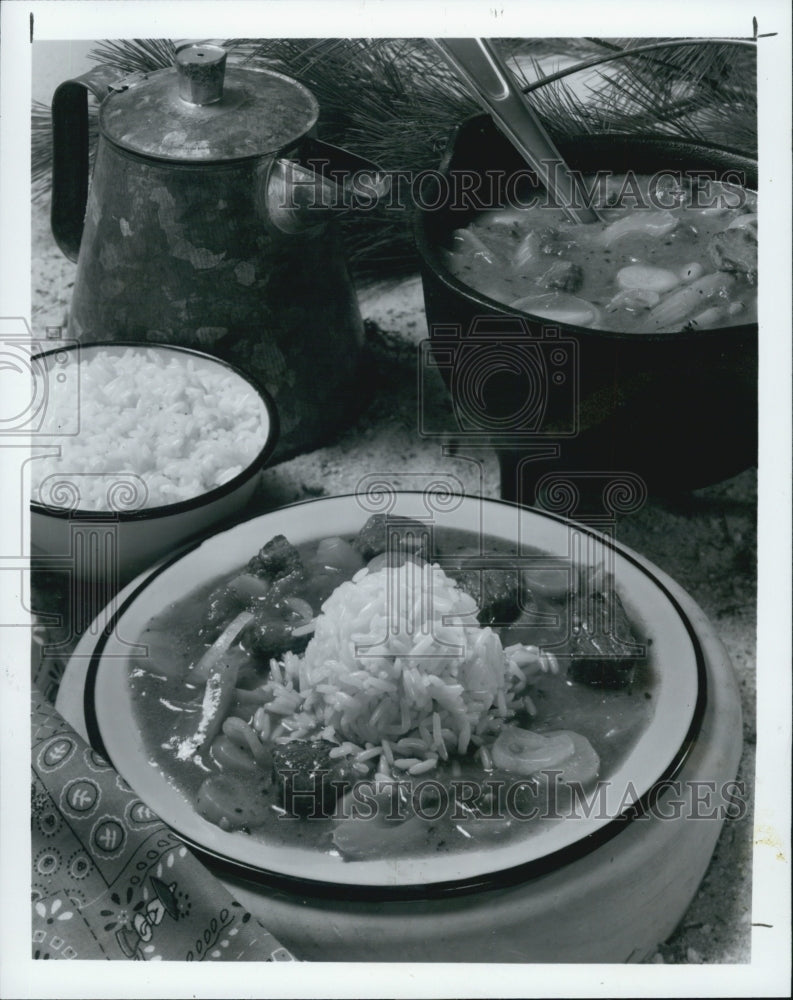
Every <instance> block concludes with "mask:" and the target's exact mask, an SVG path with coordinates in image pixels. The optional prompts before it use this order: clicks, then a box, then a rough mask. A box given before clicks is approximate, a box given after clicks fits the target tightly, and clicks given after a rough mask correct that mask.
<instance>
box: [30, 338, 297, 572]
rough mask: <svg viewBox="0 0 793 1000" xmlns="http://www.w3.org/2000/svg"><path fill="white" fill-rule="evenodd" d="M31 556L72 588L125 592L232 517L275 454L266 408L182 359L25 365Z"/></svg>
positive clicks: (50, 356) (223, 365) (241, 386)
mask: <svg viewBox="0 0 793 1000" xmlns="http://www.w3.org/2000/svg"><path fill="white" fill-rule="evenodd" d="M32 361H33V372H34V377H35V378H36V379H37V380H39V381H40V382H41V386H40V389H41V393H40V395H41V398H42V399H43V403H42V405H41V407H40V413H39V419H38V421H37V427H36V431H35V434H34V435H33V436H32V440H31V444H32V445H33V452H32V455H31V461H30V462H29V463H28V466H27V467H28V469H29V480H28V483H27V485H28V486H29V490H30V501H31V503H30V508H31V550H32V553H33V555H34V556H36V557H38V558H39V559H41V558H44V560H45V561H47V560H51V561H52V563H53V565H52V567H48V568H62V569H64V570H66V571H67V572H70V573H72V574H73V575H74V576H75V577H76V578H84V579H88V578H90V579H96V580H104V581H108V582H111V581H114V582H118V583H121V582H124V581H126V580H128V579H130V578H131V577H132V576H134V575H136V574H137V573H139V572H140V571H141V570H142V569H144V568H145V567H146V566H148V565H150V564H151V563H153V562H154V561H156V560H157V559H159V558H161V557H162V556H164V555H167V554H168V553H169V552H172V551H174V550H175V549H176V548H178V547H179V546H180V545H181V544H182V543H184V542H186V541H188V540H189V539H192V538H194V537H197V536H199V535H201V534H204V533H205V532H206V531H208V530H209V529H210V528H214V527H216V526H217V525H219V524H221V523H223V522H226V521H229V522H230V521H231V520H233V519H235V518H236V517H238V516H239V515H240V514H241V513H242V512H243V511H244V510H245V507H246V505H247V504H248V503H249V501H250V500H251V497H252V496H253V493H254V491H255V488H256V484H257V481H258V476H259V473H260V471H261V469H262V466H263V465H264V463H265V461H266V459H267V458H268V457H269V455H270V454H271V453H272V450H273V447H274V445H275V441H276V439H277V435H278V422H277V416H276V411H275V407H274V404H273V402H272V399H271V398H270V396H269V395H268V394H267V392H266V391H265V390H263V389H262V388H261V387H259V386H258V385H255V384H254V383H253V382H252V381H251V379H250V378H248V377H247V376H245V375H243V374H242V373H241V372H240V371H239V370H238V369H236V368H235V367H233V366H232V365H230V364H228V363H227V362H225V361H221V360H219V359H217V358H214V357H211V356H210V355H207V354H203V353H201V352H199V351H194V350H191V349H189V348H183V347H169V346H164V345H160V344H145V343H126V344H119V343H103V342H97V343H90V344H89V343H81V344H70V345H68V346H63V347H55V348H53V349H52V350H50V351H45V352H42V353H40V354H38V355H36V356H35V357H34V358H33V359H32Z"/></svg>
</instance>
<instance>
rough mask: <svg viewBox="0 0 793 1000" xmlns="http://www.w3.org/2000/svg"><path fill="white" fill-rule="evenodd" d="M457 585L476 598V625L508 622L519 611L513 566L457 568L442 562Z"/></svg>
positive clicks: (516, 575)
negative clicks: (477, 622)
mask: <svg viewBox="0 0 793 1000" xmlns="http://www.w3.org/2000/svg"><path fill="white" fill-rule="evenodd" d="M444 570H445V571H446V573H447V574H448V575H449V576H450V577H451V578H452V579H453V580H455V581H456V583H457V586H458V587H460V589H461V590H464V591H465V592H466V593H467V594H470V595H471V597H473V599H474V600H475V601H476V606H477V608H478V609H479V611H478V613H477V619H478V621H479V624H480V625H495V626H499V625H509V624H511V623H512V622H514V621H515V619H516V618H517V617H518V615H519V614H520V610H521V609H520V597H521V594H520V591H521V586H520V572H519V571H518V570H517V569H512V568H508V567H503V568H501V567H499V568H498V569H457V568H455V567H454V566H448V565H444Z"/></svg>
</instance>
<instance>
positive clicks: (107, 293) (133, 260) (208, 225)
mask: <svg viewBox="0 0 793 1000" xmlns="http://www.w3.org/2000/svg"><path fill="white" fill-rule="evenodd" d="M89 91H90V92H91V93H92V94H93V95H94V96H95V97H96V98H97V99H98V100H99V101H100V102H101V103H100V107H99V140H98V144H97V150H96V159H95V164H94V168H93V174H92V176H91V178H90V185H89V168H88V114H87V95H88V92H89ZM52 110H53V187H52V220H51V221H52V231H53V234H54V236H55V239H56V241H57V243H58V245H59V247H60V248H61V250H62V251H63V252H64V254H66V256H67V257H69V258H70V259H71V260H76V261H77V274H76V277H75V285H74V293H73V298H72V303H71V310H70V318H69V336H70V337H73V338H75V339H77V340H83V339H84V340H108V339H111V340H119V341H126V340H134V341H141V340H149V341H156V342H161V343H170V344H181V345H189V346H191V347H198V348H201V349H203V350H205V351H207V352H209V353H212V354H215V355H217V356H219V357H222V358H224V359H226V360H228V361H231V362H232V363H234V364H237V365H238V366H239V367H240V368H242V369H243V370H245V371H246V372H247V373H248V374H250V375H251V376H253V377H254V378H255V379H256V380H258V381H259V382H260V383H261V384H262V385H263V386H264V387H265V388H266V389H268V390H269V391H270V393H271V395H272V396H273V397H274V398H275V400H276V403H277V406H278V411H279V417H280V424H281V441H280V445H279V452H280V454H281V456H282V457H283V456H284V455H286V454H289V453H295V452H297V451H300V450H305V449H307V448H310V447H312V446H315V445H316V444H318V443H320V442H321V441H322V440H323V439H326V438H327V437H328V435H329V434H330V433H332V432H333V431H334V430H335V429H337V428H338V427H340V426H342V424H343V423H344V421H345V419H347V418H348V417H349V416H350V415H351V413H352V411H353V409H354V400H355V399H356V398H358V397H359V396H360V392H359V391H358V386H357V384H356V383H357V377H358V373H359V361H360V348H361V344H362V338H363V327H362V322H361V316H360V313H359V310H358V303H357V299H356V295H355V291H354V288H353V286H352V284H351V281H350V277H349V273H348V270H347V264H346V260H345V256H344V251H343V248H342V245H341V240H340V235H339V233H338V231H337V226H336V219H337V217H338V216H339V215H340V214H341V213H342V212H347V211H350V210H354V209H358V210H365V209H367V208H371V207H373V206H374V204H376V202H377V200H378V199H379V198H381V197H382V196H383V194H385V192H386V191H387V188H388V180H387V178H386V177H385V176H384V175H383V174H381V173H379V172H378V170H377V168H376V167H375V166H374V165H373V164H371V163H369V162H368V161H365V160H362V159H361V158H360V157H356V156H353V155H352V154H350V153H347V152H345V151H344V150H340V149H337V148H336V147H333V146H329V145H328V144H326V143H322V142H319V141H318V140H317V139H316V138H315V137H314V131H315V124H316V121H317V118H318V116H319V107H318V104H317V101H316V99H315V98H314V96H313V94H312V93H311V92H310V91H309V90H307V89H306V88H305V87H304V86H303V85H302V84H300V83H298V82H297V81H296V80H293V79H290V78H289V77H287V76H284V75H282V74H280V73H276V72H272V71H269V70H267V71H264V70H257V69H247V68H241V67H237V66H229V67H228V68H226V52H225V50H224V49H222V48H220V47H219V46H216V45H189V46H185V47H183V48H181V49H180V50H178V52H177V54H176V65H175V66H174V67H171V68H168V69H163V70H158V71H156V72H152V73H146V74H134V75H133V76H131V77H130V76H128V75H126V76H125V75H124V74H123V73H122V72H120V71H118V70H114V69H112V68H109V67H98V68H96V69H94V70H92V71H90V72H89V73H86V74H85V75H84V76H81V77H79V78H77V79H74V80H69V81H67V82H65V83H63V84H61V86H60V87H59V88H58V90H57V91H56V93H55V96H54V98H53V106H52Z"/></svg>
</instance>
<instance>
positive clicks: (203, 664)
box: [189, 611, 253, 683]
mask: <svg viewBox="0 0 793 1000" xmlns="http://www.w3.org/2000/svg"><path fill="white" fill-rule="evenodd" d="M252 618H253V612H252V611H241V612H240V613H239V614H238V615H237V617H236V618H232V619H231V621H230V622H229V623H228V625H227V626H226V627H225V628H224V629H223V631H222V632H221V633H220V635H219V636H218V637H217V639H215V641H214V642H213V643H212V645H211V646H210V647H209V649H208V650H207V651H206V652H205V653H204V655H203V656H202V657H201V659H200V660H199V661H198V663H196V665H195V666H194V667H193V668H192V670H191V671H190V677H189V679H190V680H191V681H199V682H203V683H206V681H207V679H208V678H209V675H210V674H211V673H212V671H213V670H214V669H215V667H216V666H217V664H218V662H219V661H220V659H221V657H223V656H225V654H226V653H227V652H228V651H229V648H230V647H231V644H232V643H233V642H234V640H235V639H236V638H237V636H238V635H239V634H240V632H241V631H242V630H243V629H244V628H245V626H246V625H247V624H248V622H249V621H250V620H251V619H252Z"/></svg>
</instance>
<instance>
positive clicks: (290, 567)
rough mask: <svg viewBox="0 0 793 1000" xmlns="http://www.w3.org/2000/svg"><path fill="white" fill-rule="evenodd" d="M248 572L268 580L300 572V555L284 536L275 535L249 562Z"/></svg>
mask: <svg viewBox="0 0 793 1000" xmlns="http://www.w3.org/2000/svg"><path fill="white" fill-rule="evenodd" d="M247 569H248V572H249V573H254V574H255V575H256V576H261V577H264V578H265V579H268V580H271V581H273V580H277V579H279V578H280V577H284V576H289V575H290V574H291V573H295V572H298V571H301V570H302V569H303V562H302V560H301V558H300V553H299V552H298V551H297V549H296V548H295V547H294V545H292V544H291V542H289V541H288V540H287V538H286V537H285V536H284V535H276V536H275V537H274V538H271V539H270V541H269V542H268V543H267V544H266V545H265V546H263V548H261V549H260V550H259V552H258V553H257V554H256V555H255V556H254V557H253V558H252V559H251V560H250V561H249V563H248V567H247Z"/></svg>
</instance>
